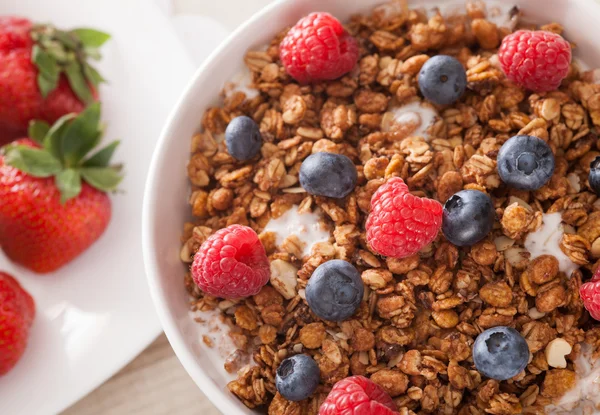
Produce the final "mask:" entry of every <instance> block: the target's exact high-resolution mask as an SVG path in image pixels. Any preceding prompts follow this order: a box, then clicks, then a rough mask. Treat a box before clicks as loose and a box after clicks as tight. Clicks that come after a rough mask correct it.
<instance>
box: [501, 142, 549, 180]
mask: <svg viewBox="0 0 600 415" xmlns="http://www.w3.org/2000/svg"><path fill="white" fill-rule="evenodd" d="M554 165H555V162H554V154H553V153H552V149H551V148H550V146H549V145H548V143H546V142H545V141H544V140H542V139H541V138H538V137H534V136H531V135H516V136H514V137H512V138H510V139H509V140H508V141H506V142H505V143H504V144H503V145H502V147H501V148H500V151H499V152H498V174H499V175H500V178H501V179H502V181H503V182H504V183H506V184H507V185H508V186H510V187H512V188H514V189H520V190H537V189H539V188H540V187H542V186H544V185H545V184H546V183H548V181H549V180H550V178H551V177H552V174H553V173H554Z"/></svg>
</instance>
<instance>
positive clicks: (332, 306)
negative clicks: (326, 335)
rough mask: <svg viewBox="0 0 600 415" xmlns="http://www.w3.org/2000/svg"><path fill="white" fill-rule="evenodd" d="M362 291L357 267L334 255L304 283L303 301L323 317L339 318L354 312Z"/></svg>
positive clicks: (327, 318) (341, 318)
mask: <svg viewBox="0 0 600 415" xmlns="http://www.w3.org/2000/svg"><path fill="white" fill-rule="evenodd" d="M364 291H365V288H364V286H363V282H362V279H361V278H360V273H359V272H358V270H357V269H356V268H354V266H353V265H352V264H350V263H349V262H346V261H342V260H341V259H334V260H332V261H327V262H325V263H324V264H321V265H319V266H318V267H317V269H316V270H315V271H314V272H313V274H312V276H311V277H310V279H309V280H308V284H307V285H306V301H307V302H308V306H309V307H310V309H311V310H312V311H313V312H314V313H315V314H316V315H317V316H319V317H320V318H322V319H323V320H329V321H342V320H345V319H347V318H348V317H350V316H351V315H352V314H354V312H355V311H356V309H357V308H358V306H359V305H360V302H361V301H362V298H363V294H364Z"/></svg>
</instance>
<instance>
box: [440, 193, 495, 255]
mask: <svg viewBox="0 0 600 415" xmlns="http://www.w3.org/2000/svg"><path fill="white" fill-rule="evenodd" d="M495 218H496V212H495V211H494V205H493V204H492V199H490V197H489V196H488V195H486V194H485V193H483V192H480V191H479V190H461V191H460V192H458V193H455V194H454V195H452V196H451V197H450V199H448V200H447V201H446V203H445V204H444V213H443V216H442V232H443V233H444V236H445V237H446V239H448V240H449V241H450V242H452V243H453V244H454V245H457V246H471V245H475V244H476V243H477V242H479V241H481V240H482V239H483V238H485V237H486V235H487V234H488V233H490V231H491V230H492V227H493V226H494V219H495Z"/></svg>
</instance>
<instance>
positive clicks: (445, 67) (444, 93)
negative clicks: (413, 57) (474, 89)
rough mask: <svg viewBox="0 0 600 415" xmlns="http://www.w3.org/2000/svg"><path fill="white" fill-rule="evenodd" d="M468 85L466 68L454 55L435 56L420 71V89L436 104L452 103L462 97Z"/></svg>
mask: <svg viewBox="0 0 600 415" xmlns="http://www.w3.org/2000/svg"><path fill="white" fill-rule="evenodd" d="M466 87H467V73H466V72H465V68H464V67H463V66H462V64H461V63H460V62H459V61H458V60H457V59H456V58H453V57H452V56H448V55H436V56H433V57H431V58H429V59H428V60H427V62H425V64H424V65H423V67H422V68H421V71H420V72H419V89H420V90H421V93H422V94H423V96H424V97H425V98H427V99H428V100H429V101H431V102H433V103H434V104H438V105H448V104H452V103H453V102H455V101H457V100H459V99H460V97H462V95H463V94H464V92H465V88H466Z"/></svg>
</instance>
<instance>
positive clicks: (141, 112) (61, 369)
mask: <svg viewBox="0 0 600 415" xmlns="http://www.w3.org/2000/svg"><path fill="white" fill-rule="evenodd" d="M1 3H2V5H1V6H0V14H3V15H8V14H14V15H22V16H26V17H29V18H31V19H32V20H34V21H41V22H45V21H52V22H54V23H55V24H57V25H58V26H60V27H78V26H79V27H82V26H89V27H95V28H98V29H102V30H105V31H107V32H109V33H111V34H112V36H113V38H112V40H111V41H110V42H109V43H107V44H106V46H105V47H104V48H103V52H104V60H103V61H102V63H101V64H100V65H99V66H100V69H101V71H102V73H103V74H104V76H105V77H106V78H107V79H108V80H109V81H110V84H108V85H104V86H103V87H102V90H101V95H102V98H103V102H104V104H103V116H102V118H103V120H104V121H105V122H106V123H107V124H108V128H107V130H106V134H105V140H114V139H117V138H118V139H121V140H122V143H121V146H120V148H119V149H118V150H117V153H116V157H115V159H116V160H117V161H122V162H124V164H125V171H126V176H125V180H124V182H123V184H122V185H121V188H122V189H123V192H122V193H121V194H117V195H113V196H112V202H113V218H112V221H111V223H110V226H109V228H108V230H107V232H106V233H105V234H104V235H103V236H102V238H101V239H100V240H99V241H98V242H97V243H96V244H95V245H93V246H92V247H91V248H90V249H89V250H88V251H87V252H86V253H84V254H83V255H82V256H81V257H79V258H78V259H76V260H75V261H74V262H73V263H71V264H70V265H68V266H67V267H65V268H63V269H61V270H60V271H58V272H57V273H55V274H53V275H34V274H32V273H29V272H26V271H25V270H23V269H22V268H19V267H16V266H14V265H13V264H10V263H9V262H8V261H7V260H6V258H5V257H0V269H2V270H6V271H8V272H10V273H12V274H14V276H15V277H17V279H18V280H19V281H21V282H22V283H23V285H24V286H25V287H26V288H27V289H28V290H29V291H30V292H31V293H32V295H33V296H34V297H35V300H36V303H37V307H38V310H37V316H36V320H35V323H34V326H33V329H32V333H31V339H30V344H29V347H28V349H27V352H26V353H25V355H24V357H23V359H22V361H21V362H20V363H19V364H18V365H17V367H16V368H15V369H14V370H13V371H12V372H11V373H9V374H8V375H7V376H4V377H1V378H0V414H7V415H8V414H10V415H20V414H23V415H46V414H54V413H57V412H60V411H62V410H63V409H64V408H66V407H68V406H69V405H71V404H72V403H74V402H75V401H77V400H78V399H79V398H81V397H83V396H84V395H86V394H87V393H88V392H90V391H91V390H92V389H93V388H95V387H97V386H98V385H99V384H101V383H102V382H103V381H104V380H106V379H107V378H108V377H110V376H111V375H112V374H113V373H115V372H116V371H117V370H119V369H120V368H121V367H122V366H123V365H125V364H126V363H127V362H128V361H129V360H131V359H132V358H133V357H135V356H136V355H137V354H138V353H139V352H141V351H142V350H143V349H144V348H145V347H146V346H147V345H148V344H149V343H150V342H151V341H152V340H153V339H154V338H155V337H156V336H157V335H158V334H159V333H160V331H161V329H160V324H159V322H158V319H157V318H156V315H155V312H154V310H153V307H152V303H151V301H150V296H149V295H148V288H147V285H146V283H145V281H144V268H143V262H142V252H141V208H142V194H143V188H144V182H145V179H146V173H147V169H148V165H149V163H150V157H151V154H152V151H153V149H154V145H155V143H156V141H157V139H158V136H159V133H160V130H161V128H162V125H163V124H164V121H165V119H166V116H167V114H168V112H169V111H170V110H171V108H172V107H173V105H174V103H175V102H176V99H177V97H178V96H179V95H180V94H181V92H182V90H183V88H184V86H185V84H186V82H187V81H188V79H189V78H190V77H191V75H192V74H193V70H194V65H192V63H191V60H190V59H189V57H188V55H187V53H186V52H185V50H184V49H183V48H182V46H180V44H179V41H178V39H177V37H176V35H175V34H174V33H173V31H172V28H171V26H170V24H169V21H168V20H167V19H166V18H165V17H164V16H163V15H162V14H161V13H160V11H159V10H158V9H157V7H156V5H154V3H152V2H150V1H147V0H126V1H116V0H102V1H100V0H77V1H73V0H44V1H39V0H19V1H12V2H11V1H9V2H6V1H5V2H1ZM183 139H184V140H187V139H188V138H187V137H183Z"/></svg>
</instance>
